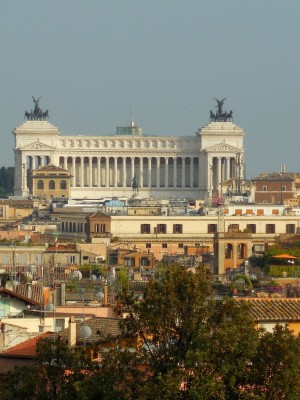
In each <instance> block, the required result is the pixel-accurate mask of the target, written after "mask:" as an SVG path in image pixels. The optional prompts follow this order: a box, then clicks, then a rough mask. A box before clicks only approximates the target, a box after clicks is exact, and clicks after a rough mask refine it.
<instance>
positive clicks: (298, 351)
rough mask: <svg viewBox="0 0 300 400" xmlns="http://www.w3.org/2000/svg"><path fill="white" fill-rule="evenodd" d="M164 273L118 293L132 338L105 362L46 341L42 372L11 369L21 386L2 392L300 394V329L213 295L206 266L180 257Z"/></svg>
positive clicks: (238, 397) (257, 397)
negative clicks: (268, 323) (271, 323)
mask: <svg viewBox="0 0 300 400" xmlns="http://www.w3.org/2000/svg"><path fill="white" fill-rule="evenodd" d="M160 278H161V279H160V280H159V281H153V282H150V283H149V285H148V286H147V289H146V291H145V294H144V296H143V298H142V299H141V298H140V296H136V295H135V294H134V293H128V291H126V290H124V291H123V292H121V293H120V294H119V296H118V298H117V304H116V312H117V313H118V314H119V315H120V316H122V317H123V318H122V319H121V323H120V327H121V331H122V340H123V344H124V343H127V345H126V346H123V347H122V346H121V340H119V341H118V342H117V343H116V344H115V346H113V347H111V348H103V345H102V346H100V347H99V348H98V351H100V352H102V359H101V364H96V365H94V366H92V364H91V363H90V362H89V360H88V359H87V357H86V354H85V353H82V352H81V351H80V349H72V350H69V349H68V348H67V347H66V346H65V345H64V344H63V343H60V342H59V343H56V344H55V345H54V344H53V343H52V344H48V345H47V344H45V343H43V344H42V345H41V348H40V349H39V360H38V364H37V366H35V367H33V368H35V369H34V370H33V371H34V373H35V376H36V379H35V380H34V381H33V380H32V375H28V374H27V372H26V371H25V372H23V373H22V374H21V375H18V380H17V379H16V375H14V374H10V376H9V379H8V381H9V382H10V387H15V388H16V390H15V391H13V393H12V395H11V397H9V396H8V397H3V398H4V399H6V400H10V399H12V398H14V399H19V398H26V399H39V398H42V397H43V398H44V399H52V398H56V399H61V398H65V399H82V400H96V399H97V400H98V399H105V400H112V399H114V400H115V399H118V400H139V399H140V400H150V399H162V400H164V399H166V400H167V399H172V400H173V399H175V400H176V399H187V400H194V399H195V400H196V399H197V400H198V399H199V400H217V399H220V400H242V399H245V400H246V399H247V400H248V399H249V400H250V399H252V400H271V399H272V400H280V399H288V400H296V399H299V398H300V340H299V337H297V336H294V335H293V334H292V332H290V331H289V330H288V329H287V327H284V326H279V325H278V326H276V328H275V329H274V331H273V332H271V333H270V332H265V331H263V330H262V329H256V328H255V327H254V323H253V320H252V319H251V317H250V313H249V309H248V307H247V305H246V304H245V302H241V301H236V300H233V299H229V298H227V299H225V300H216V299H214V298H213V293H212V289H211V287H212V286H211V280H210V276H209V274H208V273H207V271H206V270H204V269H201V268H199V269H197V270H196V272H195V273H192V272H189V271H187V270H186V269H184V268H182V267H179V266H172V267H170V268H168V270H167V272H166V274H165V275H164V276H162V277H160ZM124 341H125V342H124ZM132 343H135V345H133V344H132ZM45 346H46V347H45ZM104 347H105V346H104ZM66 371H72V373H71V374H70V373H67V374H66ZM32 373H33V372H32ZM20 376H21V379H20ZM26 376H28V380H27V378H26ZM14 379H15V380H14ZM17 389H18V390H17ZM26 391H27V395H25V394H26ZM4 393H7V386H6V391H4ZM18 393H21V394H22V396H23V397H21V395H20V396H19V395H18ZM18 396H19V397H18Z"/></svg>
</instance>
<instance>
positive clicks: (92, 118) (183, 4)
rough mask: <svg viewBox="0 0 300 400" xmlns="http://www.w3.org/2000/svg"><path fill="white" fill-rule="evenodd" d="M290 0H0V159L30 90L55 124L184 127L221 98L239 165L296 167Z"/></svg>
mask: <svg viewBox="0 0 300 400" xmlns="http://www.w3.org/2000/svg"><path fill="white" fill-rule="evenodd" d="M299 18H300V1H299V0H294V1H292V0H285V1H283V0H263V1H262V0H236V1H234V0H206V1H204V0H181V1H179V0H106V1H103V0H49V1H47V0H26V1H24V0H2V1H1V3H0V49H1V59H0V60H1V61H0V76H1V81H0V82H1V86H0V128H1V148H0V156H1V162H0V165H6V166H10V165H13V164H14V161H13V160H14V155H13V135H12V134H11V131H12V130H13V128H14V127H15V126H17V125H19V124H20V123H22V122H23V121H24V112H25V110H28V111H30V109H31V108H32V107H33V102H32V97H31V96H35V97H39V96H42V99H41V101H40V106H41V108H42V109H44V110H46V109H48V110H49V113H50V122H51V123H53V124H55V125H56V126H57V127H58V128H60V130H61V132H62V134H87V135H105V134H113V133H114V132H115V129H116V126H118V125H123V124H127V123H128V122H129V116H130V107H132V110H133V116H134V119H135V120H136V122H137V124H138V125H139V126H140V127H142V128H143V132H144V134H147V135H150V134H156V135H172V134H174V135H194V133H195V132H196V130H197V129H198V128H199V127H202V126H204V125H206V124H207V123H208V122H209V110H210V109H214V107H215V101H214V100H213V98H215V97H216V98H224V97H226V98H227V100H226V102H225V109H227V110H228V111H229V110H231V109H232V110H233V116H234V122H235V123H236V124H237V125H239V126H241V127H242V128H243V129H244V130H245V132H246V133H247V135H246V138H245V149H246V163H247V164H246V174H247V176H248V177H254V176H255V175H257V174H258V173H260V172H267V171H269V172H271V171H277V170H278V169H279V167H280V163H281V162H284V163H285V164H286V169H287V170H288V171H294V172H296V171H300V168H299V147H300V139H299V137H300V112H299V108H300V101H299V97H300V78H299V74H300V51H299V50H300V45H299V41H300V23H299Z"/></svg>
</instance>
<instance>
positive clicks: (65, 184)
mask: <svg viewBox="0 0 300 400" xmlns="http://www.w3.org/2000/svg"><path fill="white" fill-rule="evenodd" d="M60 188H61V189H63V190H66V189H67V182H66V181H60Z"/></svg>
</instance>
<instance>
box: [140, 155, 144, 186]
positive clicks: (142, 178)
mask: <svg viewBox="0 0 300 400" xmlns="http://www.w3.org/2000/svg"><path fill="white" fill-rule="evenodd" d="M139 175H140V188H142V187H143V186H144V158H143V157H140V174H139Z"/></svg>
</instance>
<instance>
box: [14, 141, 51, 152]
mask: <svg viewBox="0 0 300 400" xmlns="http://www.w3.org/2000/svg"><path fill="white" fill-rule="evenodd" d="M20 150H55V148H54V147H52V146H49V145H48V144H45V143H42V142H40V141H39V140H36V141H35V142H33V143H30V144H27V145H26V146H23V147H21V148H20Z"/></svg>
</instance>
